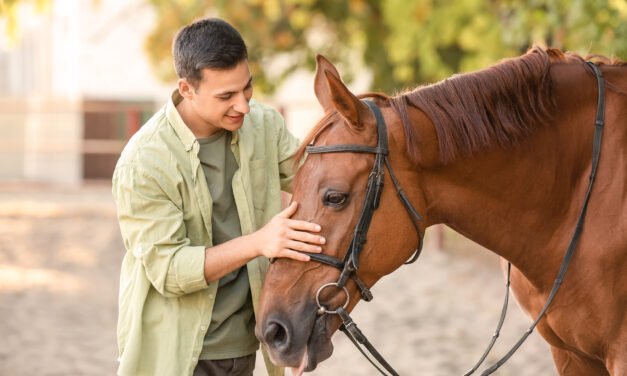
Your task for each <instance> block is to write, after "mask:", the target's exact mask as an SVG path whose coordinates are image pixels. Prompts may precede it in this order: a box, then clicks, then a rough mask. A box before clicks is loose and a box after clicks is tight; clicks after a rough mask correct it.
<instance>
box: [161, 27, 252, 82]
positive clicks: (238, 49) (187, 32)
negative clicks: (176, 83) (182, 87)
mask: <svg viewBox="0 0 627 376" xmlns="http://www.w3.org/2000/svg"><path fill="white" fill-rule="evenodd" d="M172 55H174V69H175V70H176V74H178V76H179V77H180V78H186V79H187V80H188V81H189V82H190V83H191V84H192V85H193V86H196V85H197V84H198V83H199V82H200V81H201V80H202V70H203V69H205V68H210V69H230V68H233V67H235V66H236V65H237V64H238V63H240V62H242V61H243V60H245V59H247V58H248V51H247V50H246V43H244V40H243V39H242V36H241V35H240V33H239V32H238V31H237V30H235V28H234V27H233V26H231V25H230V24H229V23H228V22H226V21H224V20H221V19H219V18H204V19H201V20H198V21H195V22H194V23H192V24H190V25H187V26H185V27H183V28H182V29H181V30H179V32H178V34H177V35H176V38H175V39H174V43H173V45H172Z"/></svg>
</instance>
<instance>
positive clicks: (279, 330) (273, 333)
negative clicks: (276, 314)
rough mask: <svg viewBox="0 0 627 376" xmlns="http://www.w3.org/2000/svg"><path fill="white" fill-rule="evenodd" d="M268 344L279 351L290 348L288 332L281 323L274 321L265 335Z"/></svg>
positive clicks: (267, 328)
mask: <svg viewBox="0 0 627 376" xmlns="http://www.w3.org/2000/svg"><path fill="white" fill-rule="evenodd" d="M263 338H264V339H265V342H266V344H268V346H270V347H272V348H274V349H275V350H277V351H281V352H283V351H285V350H287V349H288V347H289V336H288V331H287V329H286V328H285V326H283V325H282V324H281V323H279V322H276V321H272V322H270V323H269V324H268V326H267V327H266V330H265V332H264V334H263Z"/></svg>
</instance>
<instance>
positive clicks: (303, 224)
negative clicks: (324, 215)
mask: <svg viewBox="0 0 627 376" xmlns="http://www.w3.org/2000/svg"><path fill="white" fill-rule="evenodd" d="M287 225H288V226H289V227H290V228H291V229H292V230H300V231H307V232H320V230H321V229H322V228H321V227H320V225H319V224H317V223H312V222H307V221H301V220H298V219H288V220H287Z"/></svg>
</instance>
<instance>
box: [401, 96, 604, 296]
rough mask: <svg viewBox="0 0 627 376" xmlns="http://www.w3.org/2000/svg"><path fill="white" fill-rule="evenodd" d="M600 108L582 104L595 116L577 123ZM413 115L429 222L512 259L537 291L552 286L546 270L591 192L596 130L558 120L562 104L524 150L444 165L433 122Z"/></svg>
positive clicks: (561, 251) (556, 259)
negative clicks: (421, 153)
mask: <svg viewBox="0 0 627 376" xmlns="http://www.w3.org/2000/svg"><path fill="white" fill-rule="evenodd" d="M588 102H592V101H588ZM595 105H596V103H595ZM595 108H596V107H595V106H592V105H587V106H581V110H580V111H588V112H592V114H590V115H586V117H583V116H579V118H582V117H583V118H585V119H588V118H592V119H593V118H594V110H595ZM411 112H412V113H413V115H412V118H413V119H415V120H417V121H419V123H418V124H420V125H418V127H419V128H420V131H419V137H420V139H422V140H423V141H422V143H424V145H421V148H422V149H423V150H424V151H425V154H424V158H422V160H423V162H426V163H421V164H420V166H419V169H418V173H417V175H416V179H417V180H416V181H417V184H418V185H419V186H420V188H421V190H422V195H423V197H422V199H423V200H424V202H425V205H426V208H427V209H426V213H425V215H426V217H427V224H428V225H431V224H435V223H444V224H446V225H448V226H449V227H451V228H453V229H454V230H456V231H457V232H459V233H461V234H462V235H464V236H466V237H468V238H469V239H471V240H473V241H475V242H477V243H479V244H481V245H482V246H484V247H486V248H488V249H489V250H491V251H493V252H495V253H497V254H498V255H500V256H501V257H503V258H505V259H507V260H508V261H510V262H512V264H513V265H515V266H516V267H517V268H518V269H519V270H520V271H521V272H522V273H523V274H525V276H526V277H527V279H529V280H530V281H531V282H532V283H534V285H536V286H537V287H538V288H547V287H550V284H551V283H552V280H551V278H553V277H554V276H552V277H548V276H549V275H551V273H547V272H546V270H551V271H552V270H556V269H557V265H559V263H560V261H561V258H562V256H563V254H564V251H565V249H566V247H567V244H568V241H569V239H570V236H571V235H572V231H573V229H574V226H575V222H576V220H577V216H578V214H579V211H580V209H581V207H580V206H581V202H582V200H583V197H584V194H585V190H586V188H587V183H588V173H589V171H588V170H589V163H590V155H588V153H587V151H588V150H590V149H591V145H592V128H593V127H592V126H591V125H590V124H588V123H587V122H577V121H575V120H574V119H577V118H578V117H577V116H563V117H562V116H559V115H562V114H564V113H566V109H565V108H563V106H562V107H561V108H560V105H559V104H558V111H557V113H558V116H557V117H556V118H561V119H562V120H560V121H557V122H556V123H555V124H551V125H548V126H546V127H544V128H542V129H539V130H537V131H536V132H535V133H534V134H533V135H532V136H530V137H528V138H527V139H526V140H525V141H523V142H522V143H521V144H520V145H518V146H516V147H513V148H510V149H507V150H505V149H501V148H496V147H494V148H491V149H487V150H484V151H482V152H479V153H477V154H475V155H473V156H471V157H460V158H457V159H456V160H455V161H453V162H451V163H449V164H446V165H443V164H440V163H437V162H436V160H437V158H438V157H437V154H438V153H437V137H436V136H435V131H434V129H433V124H432V123H431V122H430V120H429V121H425V118H426V115H425V114H424V113H422V112H421V111H419V110H415V109H414V110H412V111H411ZM417 112H418V113H417ZM427 120H428V118H427ZM580 123H581V124H580ZM585 145H588V146H587V147H586V146H585ZM582 150H583V151H586V153H582ZM429 151H431V156H429ZM434 151H435V154H433V153H434Z"/></svg>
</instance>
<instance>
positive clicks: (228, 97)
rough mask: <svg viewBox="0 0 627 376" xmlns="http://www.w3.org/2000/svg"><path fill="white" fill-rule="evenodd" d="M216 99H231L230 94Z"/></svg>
mask: <svg viewBox="0 0 627 376" xmlns="http://www.w3.org/2000/svg"><path fill="white" fill-rule="evenodd" d="M218 99H219V100H221V101H228V100H229V99H231V96H230V95H227V96H226V97H218Z"/></svg>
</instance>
